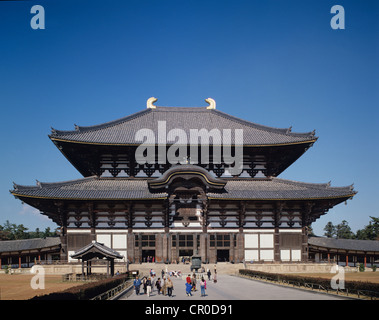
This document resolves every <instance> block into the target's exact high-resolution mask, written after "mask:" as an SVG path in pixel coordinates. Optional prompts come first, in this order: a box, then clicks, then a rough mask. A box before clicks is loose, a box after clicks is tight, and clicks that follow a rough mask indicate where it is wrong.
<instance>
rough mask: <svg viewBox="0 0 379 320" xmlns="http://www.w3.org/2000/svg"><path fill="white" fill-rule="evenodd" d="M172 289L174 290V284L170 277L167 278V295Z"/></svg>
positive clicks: (169, 294) (170, 293) (170, 294)
mask: <svg viewBox="0 0 379 320" xmlns="http://www.w3.org/2000/svg"><path fill="white" fill-rule="evenodd" d="M172 290H174V284H173V283H172V280H171V278H170V277H169V278H167V295H168V296H169V297H171V296H172Z"/></svg>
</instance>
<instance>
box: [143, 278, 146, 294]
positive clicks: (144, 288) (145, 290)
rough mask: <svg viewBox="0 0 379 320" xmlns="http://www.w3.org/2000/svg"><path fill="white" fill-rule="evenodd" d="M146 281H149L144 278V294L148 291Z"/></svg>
mask: <svg viewBox="0 0 379 320" xmlns="http://www.w3.org/2000/svg"><path fill="white" fill-rule="evenodd" d="M146 280H147V279H146V277H143V278H142V286H143V294H146V291H147V285H146Z"/></svg>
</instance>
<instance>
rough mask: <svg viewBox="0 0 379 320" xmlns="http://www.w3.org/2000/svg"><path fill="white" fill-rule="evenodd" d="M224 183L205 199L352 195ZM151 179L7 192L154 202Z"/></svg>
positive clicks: (317, 187)
mask: <svg viewBox="0 0 379 320" xmlns="http://www.w3.org/2000/svg"><path fill="white" fill-rule="evenodd" d="M219 180H220V181H224V182H226V184H225V187H224V188H223V189H222V190H220V191H217V192H216V191H212V192H207V196H208V198H211V199H220V200H222V199H225V200H240V199H241V200H311V199H337V198H344V199H348V198H350V197H352V196H354V195H355V194H356V191H354V190H353V187H352V186H347V187H331V186H330V184H329V183H323V184H317V183H304V182H297V181H291V180H284V179H279V178H265V179H254V178H237V179H224V180H222V179H219ZM151 181H152V180H151V179H142V178H102V177H97V176H92V177H88V178H83V179H78V180H71V181H66V182H56V183H40V182H37V185H36V186H21V185H17V184H15V185H14V189H13V190H11V191H10V192H11V193H12V194H13V195H14V196H15V197H17V198H36V199H62V200H154V199H165V198H166V197H167V196H168V193H166V192H164V191H159V192H155V191H154V190H152V189H150V188H149V184H148V182H151Z"/></svg>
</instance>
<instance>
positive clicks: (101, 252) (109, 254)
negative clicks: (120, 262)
mask: <svg viewBox="0 0 379 320" xmlns="http://www.w3.org/2000/svg"><path fill="white" fill-rule="evenodd" d="M71 258H73V259H81V260H82V275H84V262H87V275H88V274H91V267H93V266H92V261H93V260H94V259H104V258H105V259H106V260H107V275H111V276H113V275H114V259H122V258H123V256H122V255H121V254H120V253H118V252H117V251H115V250H113V249H111V248H109V247H107V246H105V245H103V244H102V243H99V242H96V241H92V243H90V244H88V245H86V246H85V247H83V248H81V249H79V250H78V251H76V252H75V253H74V254H73V255H71Z"/></svg>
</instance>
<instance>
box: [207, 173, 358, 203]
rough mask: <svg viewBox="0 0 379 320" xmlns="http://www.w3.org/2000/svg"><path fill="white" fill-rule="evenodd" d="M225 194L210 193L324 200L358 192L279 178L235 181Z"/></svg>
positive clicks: (327, 184) (240, 196)
mask: <svg viewBox="0 0 379 320" xmlns="http://www.w3.org/2000/svg"><path fill="white" fill-rule="evenodd" d="M225 191H226V192H225V193H208V194H207V195H208V197H210V198H218V199H225V198H226V199H262V200H264V199H323V198H340V197H350V196H352V195H354V194H355V193H356V192H355V191H354V190H353V187H352V186H347V187H331V186H330V184H329V183H305V182H298V181H291V180H284V179H279V178H267V179H242V178H241V179H233V180H229V181H228V183H227V184H226V186H225Z"/></svg>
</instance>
